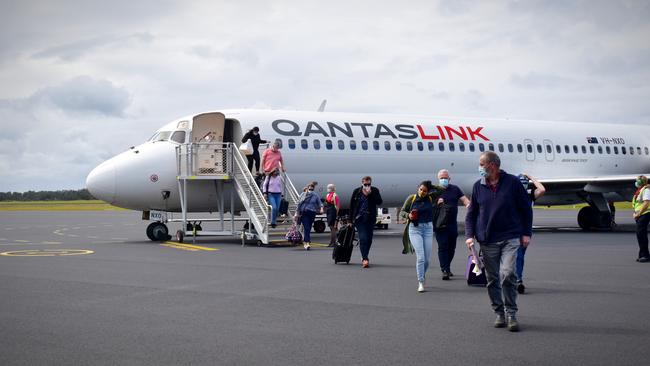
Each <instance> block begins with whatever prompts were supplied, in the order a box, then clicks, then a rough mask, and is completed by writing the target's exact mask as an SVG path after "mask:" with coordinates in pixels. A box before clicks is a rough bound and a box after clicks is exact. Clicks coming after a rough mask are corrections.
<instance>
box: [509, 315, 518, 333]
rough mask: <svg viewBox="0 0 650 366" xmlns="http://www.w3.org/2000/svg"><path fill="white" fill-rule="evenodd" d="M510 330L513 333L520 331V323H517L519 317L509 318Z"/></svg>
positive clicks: (512, 316)
mask: <svg viewBox="0 0 650 366" xmlns="http://www.w3.org/2000/svg"><path fill="white" fill-rule="evenodd" d="M508 330H509V331H511V332H518V331H519V322H518V321H517V317H515V316H514V315H509V316H508Z"/></svg>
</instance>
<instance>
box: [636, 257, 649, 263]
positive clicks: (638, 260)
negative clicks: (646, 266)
mask: <svg viewBox="0 0 650 366" xmlns="http://www.w3.org/2000/svg"><path fill="white" fill-rule="evenodd" d="M636 261H637V262H639V263H647V262H650V258H648V257H639V258H637V260H636Z"/></svg>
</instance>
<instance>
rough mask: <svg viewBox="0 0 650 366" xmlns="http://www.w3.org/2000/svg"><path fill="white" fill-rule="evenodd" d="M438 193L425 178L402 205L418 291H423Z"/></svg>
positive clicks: (431, 244)
mask: <svg viewBox="0 0 650 366" xmlns="http://www.w3.org/2000/svg"><path fill="white" fill-rule="evenodd" d="M439 195H440V192H439V190H438V189H435V188H434V187H433V185H432V184H431V181H429V180H426V181H424V182H422V183H420V185H419V186H418V193H416V194H412V195H410V196H408V197H407V198H406V201H405V202H404V205H403V206H402V211H401V215H402V217H406V218H408V238H409V240H410V242H411V246H412V247H413V250H414V251H415V255H416V258H417V259H416V263H415V271H416V273H417V276H418V292H424V279H425V276H426V273H427V269H428V268H429V258H430V257H431V250H432V249H431V248H432V246H433V205H434V204H437V203H438V197H439Z"/></svg>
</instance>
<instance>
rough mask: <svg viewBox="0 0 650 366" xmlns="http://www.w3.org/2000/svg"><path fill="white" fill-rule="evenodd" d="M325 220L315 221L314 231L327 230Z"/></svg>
mask: <svg viewBox="0 0 650 366" xmlns="http://www.w3.org/2000/svg"><path fill="white" fill-rule="evenodd" d="M325 227H326V225H325V221H316V222H314V231H315V232H317V233H319V234H320V233H323V232H325Z"/></svg>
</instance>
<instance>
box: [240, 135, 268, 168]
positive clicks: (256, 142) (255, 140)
mask: <svg viewBox="0 0 650 366" xmlns="http://www.w3.org/2000/svg"><path fill="white" fill-rule="evenodd" d="M248 140H251V145H253V154H252V155H247V156H246V158H247V159H248V170H249V171H250V172H251V173H252V172H253V162H255V170H256V171H257V172H258V173H259V172H260V150H259V148H260V144H266V143H268V141H266V140H262V138H261V137H260V129H259V127H257V126H255V127H253V128H252V129H251V130H250V131H248V132H246V134H245V135H244V137H243V138H242V139H241V142H246V141H248Z"/></svg>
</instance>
